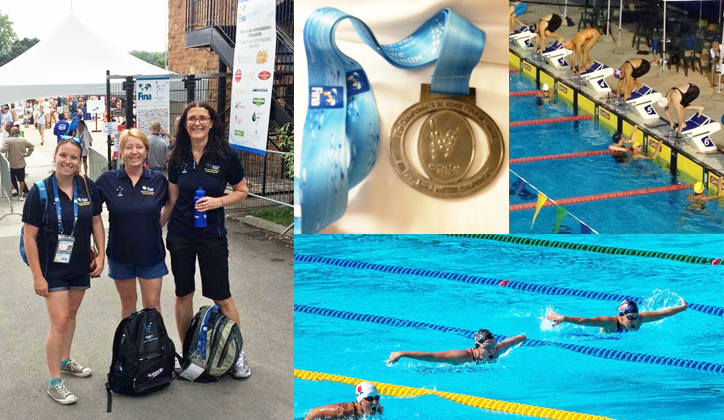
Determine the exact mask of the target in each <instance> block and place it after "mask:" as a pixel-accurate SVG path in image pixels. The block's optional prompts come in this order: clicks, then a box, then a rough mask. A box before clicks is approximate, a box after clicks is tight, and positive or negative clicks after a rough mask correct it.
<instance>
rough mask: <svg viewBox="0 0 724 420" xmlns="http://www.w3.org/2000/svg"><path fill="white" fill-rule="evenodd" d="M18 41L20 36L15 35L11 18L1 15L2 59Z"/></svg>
mask: <svg viewBox="0 0 724 420" xmlns="http://www.w3.org/2000/svg"><path fill="white" fill-rule="evenodd" d="M17 40H18V36H17V35H15V31H14V30H13V23H12V22H10V18H9V17H8V15H4V14H2V13H0V57H3V58H4V57H6V56H7V55H8V54H9V53H10V50H11V49H12V46H13V44H14V43H15V41H17Z"/></svg>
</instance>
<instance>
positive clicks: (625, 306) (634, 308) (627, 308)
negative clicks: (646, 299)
mask: <svg viewBox="0 0 724 420" xmlns="http://www.w3.org/2000/svg"><path fill="white" fill-rule="evenodd" d="M637 313H639V307H638V305H636V302H634V301H633V300H630V299H624V300H623V302H621V305H619V306H618V314H619V315H626V314H637Z"/></svg>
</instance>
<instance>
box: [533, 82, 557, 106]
mask: <svg viewBox="0 0 724 420" xmlns="http://www.w3.org/2000/svg"><path fill="white" fill-rule="evenodd" d="M540 90H541V93H540V94H538V95H537V96H536V103H537V104H538V106H541V105H543V104H552V103H554V102H555V101H556V100H555V98H554V97H553V94H552V93H551V87H550V86H548V83H543V84H542V85H541V86H540Z"/></svg>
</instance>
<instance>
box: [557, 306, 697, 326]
mask: <svg viewBox="0 0 724 420" xmlns="http://www.w3.org/2000/svg"><path fill="white" fill-rule="evenodd" d="M681 303H682V305H681V306H677V307H674V308H669V309H664V310H663V311H658V312H653V311H652V312H643V313H639V308H638V305H636V302H634V301H633V300H630V299H624V300H623V301H622V302H621V305H619V307H618V315H616V316H597V317H595V318H581V317H577V316H563V315H560V314H557V313H555V312H550V313H549V314H548V315H546V318H547V319H549V320H551V321H553V325H558V324H560V323H563V322H569V323H571V324H576V325H585V326H587V327H601V332H602V333H620V332H625V331H638V329H639V328H641V325H642V324H644V323H646V322H655V321H659V320H662V319H664V318H667V317H670V316H672V315H676V314H678V313H679V312H684V311H685V310H686V308H687V307H688V304H687V303H686V301H684V299H681Z"/></svg>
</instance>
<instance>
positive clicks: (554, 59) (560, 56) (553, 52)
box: [543, 41, 571, 70]
mask: <svg viewBox="0 0 724 420" xmlns="http://www.w3.org/2000/svg"><path fill="white" fill-rule="evenodd" d="M569 55H571V50H569V49H566V48H565V47H564V46H563V44H561V43H560V42H558V41H556V42H554V43H553V45H551V46H550V47H548V48H546V49H545V50H543V57H544V58H545V59H546V61H547V62H548V64H550V65H551V66H553V67H555V69H556V70H565V69H569V68H571V65H570V64H568V61H567V60H566V57H568V56H569Z"/></svg>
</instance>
